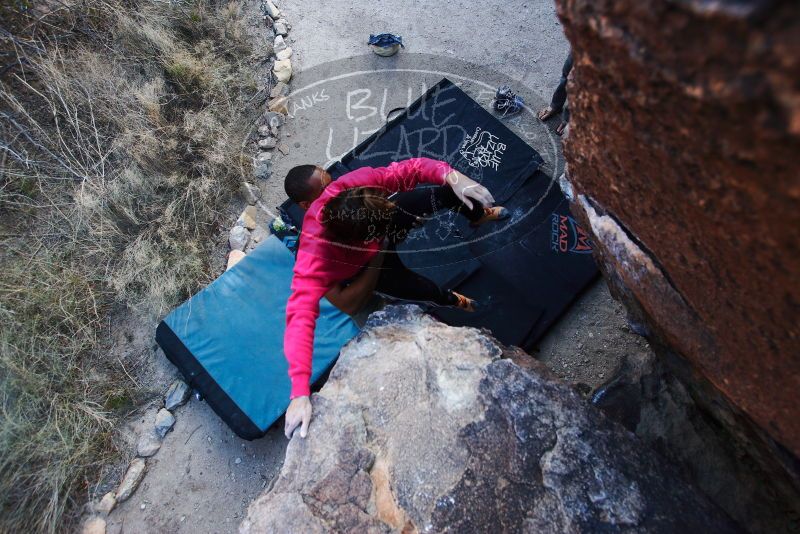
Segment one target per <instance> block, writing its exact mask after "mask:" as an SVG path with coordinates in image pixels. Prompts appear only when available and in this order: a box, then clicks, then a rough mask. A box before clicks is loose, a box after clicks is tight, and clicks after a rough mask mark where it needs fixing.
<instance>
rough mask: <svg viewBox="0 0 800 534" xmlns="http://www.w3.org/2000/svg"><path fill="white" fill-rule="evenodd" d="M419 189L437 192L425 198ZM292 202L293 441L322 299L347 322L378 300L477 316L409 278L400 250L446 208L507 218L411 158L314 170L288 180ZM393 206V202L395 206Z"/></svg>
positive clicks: (472, 187) (457, 179) (476, 191)
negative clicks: (299, 226)
mask: <svg viewBox="0 0 800 534" xmlns="http://www.w3.org/2000/svg"><path fill="white" fill-rule="evenodd" d="M418 184H433V185H437V186H440V187H432V188H420V189H416V190H415V187H416V186H417V185H418ZM285 188H286V193H287V195H288V196H289V198H291V199H292V200H294V201H295V202H296V203H297V204H298V205H300V207H302V208H303V209H305V210H306V214H305V216H304V218H303V231H302V234H301V236H300V248H299V250H298V252H297V260H296V263H295V267H294V278H293V280H292V294H291V296H290V297H289V301H288V303H287V305H286V333H285V335H284V352H285V354H286V359H287V360H288V362H289V377H290V378H291V381H292V391H291V399H292V401H291V403H290V404H289V408H288V409H287V410H286V427H285V433H286V436H287V437H291V435H292V432H293V431H294V430H295V429H296V428H297V427H298V425H301V426H300V436H301V437H306V435H307V432H308V425H309V423H310V422H311V412H312V410H311V402H310V400H309V394H310V389H309V388H310V384H309V381H310V378H311V360H312V352H313V346H314V327H315V325H316V320H317V317H318V316H319V301H320V299H321V298H322V297H323V296H324V297H327V298H328V300H329V301H330V302H331V303H332V304H334V305H335V306H337V307H338V308H339V309H341V310H342V311H345V312H346V313H350V314H354V313H357V312H358V311H359V310H360V309H361V308H362V307H363V306H364V305H365V304H366V303H367V301H368V300H369V299H370V298H371V296H372V294H373V292H374V291H378V292H380V293H383V294H386V295H389V296H391V297H395V298H399V299H404V300H413V301H426V302H430V303H433V304H435V305H439V306H454V307H458V308H461V309H464V310H466V311H473V309H474V308H473V305H474V301H472V300H471V299H469V298H467V297H465V296H463V295H460V294H458V293H455V292H454V291H450V290H447V289H442V288H440V287H438V286H437V285H436V284H435V283H434V282H432V281H431V280H429V279H427V278H425V277H423V276H420V275H418V274H416V273H414V272H413V271H411V270H409V269H407V268H406V267H405V266H404V265H403V264H402V262H401V261H400V259H399V256H398V255H397V254H393V253H392V252H393V247H394V245H395V244H396V243H397V242H399V241H402V240H403V239H404V238H405V236H406V235H407V233H408V231H409V230H410V229H411V228H413V227H414V226H415V225H417V224H419V223H420V222H421V220H422V217H425V216H428V215H430V214H432V213H433V212H435V211H438V210H439V209H443V208H450V209H452V210H454V211H458V212H460V213H463V214H464V215H465V216H466V217H467V218H468V219H469V220H470V221H471V222H472V224H473V225H480V224H483V223H485V222H488V221H494V220H499V219H503V218H506V217H507V216H508V212H507V211H506V210H505V209H504V208H502V207H498V206H495V207H492V204H493V203H494V199H493V198H492V195H491V193H489V191H488V190H487V189H486V188H485V187H483V186H482V185H480V184H478V183H477V182H475V181H474V180H472V179H470V178H468V177H467V176H465V175H464V174H462V173H460V172H458V171H456V170H454V169H453V168H451V167H450V166H449V165H448V164H447V163H444V162H442V161H436V160H432V159H428V158H413V159H408V160H405V161H400V162H396V163H392V164H390V165H389V166H388V167H379V168H371V167H362V168H360V169H357V170H355V171H352V172H349V173H347V174H345V175H343V176H342V177H340V178H339V179H338V180H336V181H332V179H331V176H330V174H328V173H327V172H326V171H325V170H324V169H322V168H320V167H317V166H314V165H302V166H299V167H295V168H293V169H292V170H290V171H289V173H288V174H287V176H286V181H285ZM390 197H391V198H390Z"/></svg>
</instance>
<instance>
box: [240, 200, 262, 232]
mask: <svg viewBox="0 0 800 534" xmlns="http://www.w3.org/2000/svg"><path fill="white" fill-rule="evenodd" d="M256 213H257V212H256V207H255V206H247V207H246V208H245V209H244V211H243V212H242V214H241V215H239V218H238V219H237V220H236V224H237V225H239V226H244V227H245V228H247V229H248V230H253V229H254V228H255V227H256Z"/></svg>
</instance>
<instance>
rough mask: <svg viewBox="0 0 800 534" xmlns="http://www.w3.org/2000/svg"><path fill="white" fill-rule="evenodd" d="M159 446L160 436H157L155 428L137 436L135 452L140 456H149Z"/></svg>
mask: <svg viewBox="0 0 800 534" xmlns="http://www.w3.org/2000/svg"><path fill="white" fill-rule="evenodd" d="M160 448H161V436H159V435H158V434H157V433H156V431H155V429H152V428H151V429H150V430H147V431H145V432H144V433H143V434H142V435H141V436H139V443H137V444H136V454H138V455H139V456H141V457H142V458H149V457H151V456H153V455H154V454H155V453H157V452H158V449H160Z"/></svg>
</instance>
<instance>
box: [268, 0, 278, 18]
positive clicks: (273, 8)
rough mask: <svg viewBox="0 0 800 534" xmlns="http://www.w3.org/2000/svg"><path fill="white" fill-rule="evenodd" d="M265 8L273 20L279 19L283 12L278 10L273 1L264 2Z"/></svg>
mask: <svg viewBox="0 0 800 534" xmlns="http://www.w3.org/2000/svg"><path fill="white" fill-rule="evenodd" d="M264 8H265V9H266V11H267V15H269V16H270V18H272V19H277V18H278V17H280V16H281V10H280V9H278V7H277V6H276V5H275V4H273V3H272V0H267V1H266V2H264Z"/></svg>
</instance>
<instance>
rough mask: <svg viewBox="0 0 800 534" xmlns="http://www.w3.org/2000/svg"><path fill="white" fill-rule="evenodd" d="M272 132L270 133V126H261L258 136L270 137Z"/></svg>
mask: <svg viewBox="0 0 800 534" xmlns="http://www.w3.org/2000/svg"><path fill="white" fill-rule="evenodd" d="M271 133H272V132H271V131H270V128H269V124H265V125H264V126H259V128H258V135H260V136H261V137H269V136H270V134H271Z"/></svg>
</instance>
